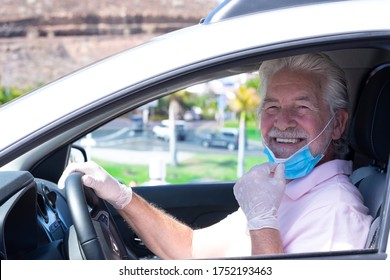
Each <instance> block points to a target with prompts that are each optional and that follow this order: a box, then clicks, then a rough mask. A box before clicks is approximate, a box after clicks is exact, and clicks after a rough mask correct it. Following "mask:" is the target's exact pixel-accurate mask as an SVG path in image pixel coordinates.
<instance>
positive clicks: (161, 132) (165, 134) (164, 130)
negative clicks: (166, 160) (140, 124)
mask: <svg viewBox="0 0 390 280" xmlns="http://www.w3.org/2000/svg"><path fill="white" fill-rule="evenodd" d="M152 132H153V134H154V136H155V137H156V138H159V139H162V140H164V141H169V138H170V133H171V131H170V125H169V120H163V121H162V122H161V124H159V125H155V126H153V128H152ZM175 135H176V139H177V140H179V141H184V140H185V139H186V136H187V125H186V123H185V122H184V121H181V120H175Z"/></svg>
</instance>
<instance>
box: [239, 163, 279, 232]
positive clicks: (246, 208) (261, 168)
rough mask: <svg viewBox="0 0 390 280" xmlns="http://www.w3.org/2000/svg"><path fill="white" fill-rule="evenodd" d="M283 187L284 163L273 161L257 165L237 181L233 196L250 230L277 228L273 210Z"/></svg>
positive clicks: (275, 210) (277, 203) (277, 204)
mask: <svg viewBox="0 0 390 280" xmlns="http://www.w3.org/2000/svg"><path fill="white" fill-rule="evenodd" d="M285 186H286V180H285V176H284V165H283V164H276V163H263V164H261V165H256V166H254V167H252V169H251V170H249V172H248V173H246V174H244V176H242V177H241V178H240V179H239V180H238V181H237V182H236V184H235V186H234V188H233V191H234V195H235V197H236V199H237V201H238V204H239V205H240V207H241V209H242V210H243V212H244V213H245V215H246V218H247V221H248V223H247V227H248V229H249V230H256V229H262V228H274V229H279V226H278V220H277V215H276V213H277V210H278V208H279V205H280V201H281V200H282V197H283V193H284V189H285Z"/></svg>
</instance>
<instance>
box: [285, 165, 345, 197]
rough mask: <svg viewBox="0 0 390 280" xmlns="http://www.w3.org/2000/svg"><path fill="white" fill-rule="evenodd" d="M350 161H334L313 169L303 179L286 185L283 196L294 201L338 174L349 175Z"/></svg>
mask: <svg viewBox="0 0 390 280" xmlns="http://www.w3.org/2000/svg"><path fill="white" fill-rule="evenodd" d="M351 173H352V161H346V160H340V159H335V160H331V161H328V162H325V163H323V164H321V165H318V166H317V167H315V168H314V169H313V170H312V171H311V172H310V173H309V174H308V175H306V176H305V177H302V178H299V179H295V180H293V181H291V182H289V183H287V185H286V191H285V194H286V195H287V196H288V197H290V198H291V199H292V200H296V199H298V198H300V197H301V196H303V195H304V194H305V193H307V192H308V191H310V190H311V189H312V188H314V187H315V186H317V185H319V184H321V183H322V182H324V181H326V180H328V179H330V178H332V177H334V176H336V175H339V174H344V175H347V176H349V175H351Z"/></svg>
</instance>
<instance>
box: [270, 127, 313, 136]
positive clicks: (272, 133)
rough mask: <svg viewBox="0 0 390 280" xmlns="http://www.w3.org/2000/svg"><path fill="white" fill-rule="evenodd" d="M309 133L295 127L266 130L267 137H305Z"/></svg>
mask: <svg viewBox="0 0 390 280" xmlns="http://www.w3.org/2000/svg"><path fill="white" fill-rule="evenodd" d="M308 136H309V135H308V134H307V133H306V132H304V131H299V130H295V129H287V130H283V131H282V130H279V129H277V128H273V129H271V130H270V131H269V132H268V137H272V138H307V137H308Z"/></svg>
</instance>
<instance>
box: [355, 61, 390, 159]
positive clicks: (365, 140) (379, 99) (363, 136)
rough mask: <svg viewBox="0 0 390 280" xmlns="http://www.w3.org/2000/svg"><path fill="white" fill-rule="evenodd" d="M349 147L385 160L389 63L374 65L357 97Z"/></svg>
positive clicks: (389, 143) (389, 137)
mask: <svg viewBox="0 0 390 280" xmlns="http://www.w3.org/2000/svg"><path fill="white" fill-rule="evenodd" d="M350 132H351V135H350V136H351V137H350V138H351V146H352V148H353V149H354V150H355V151H357V152H359V153H361V154H363V155H364V156H366V157H368V158H370V159H373V160H376V161H378V162H379V163H385V164H386V163H387V161H388V158H389V152H390V63H387V64H383V65H381V66H380V67H378V68H376V69H375V70H374V71H373V72H372V73H371V74H370V77H369V79H368V80H367V83H366V86H365V87H364V90H363V92H362V94H361V96H360V98H359V100H358V106H357V108H356V111H355V114H354V117H353V118H352V122H351V127H350Z"/></svg>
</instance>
